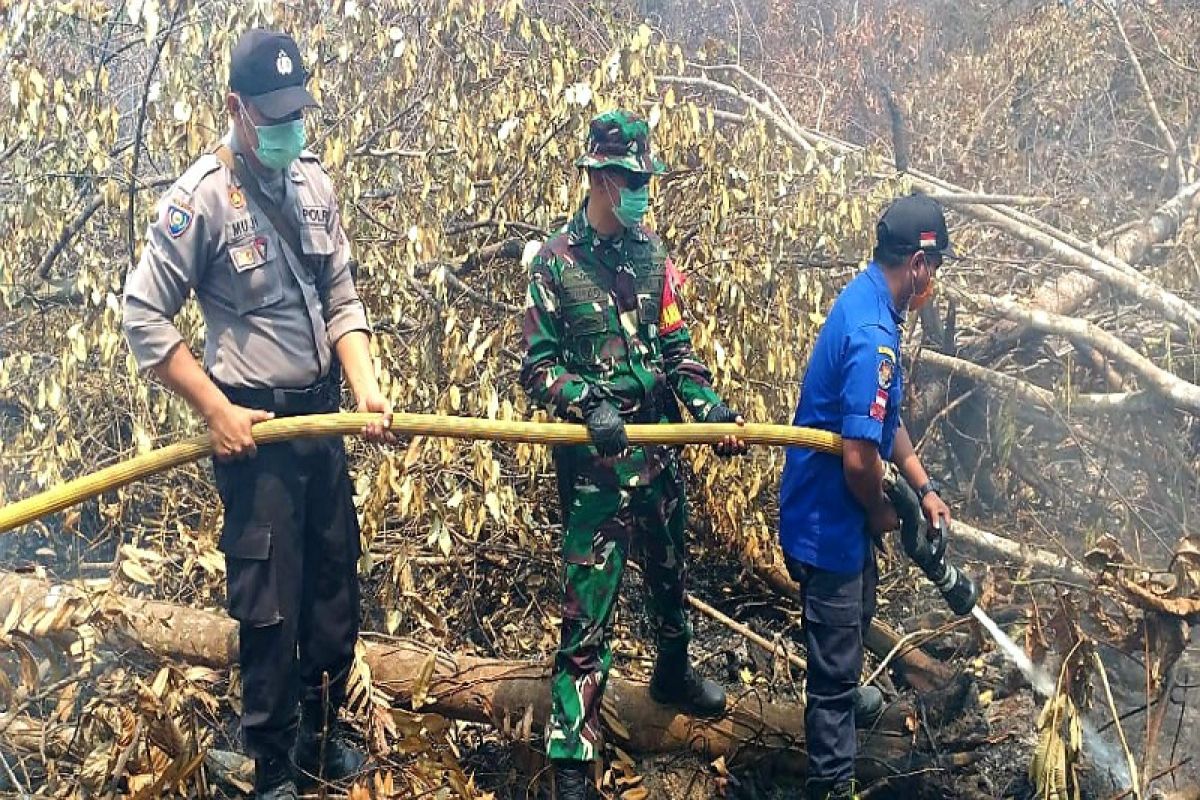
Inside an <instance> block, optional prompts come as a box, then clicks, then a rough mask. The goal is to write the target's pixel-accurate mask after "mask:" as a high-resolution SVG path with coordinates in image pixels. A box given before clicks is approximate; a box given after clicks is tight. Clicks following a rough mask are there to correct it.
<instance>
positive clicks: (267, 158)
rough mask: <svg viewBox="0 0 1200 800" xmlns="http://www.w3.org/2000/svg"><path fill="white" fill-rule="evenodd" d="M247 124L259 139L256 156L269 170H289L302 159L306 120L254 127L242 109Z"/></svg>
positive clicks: (305, 137) (255, 150)
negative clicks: (290, 166) (296, 161)
mask: <svg viewBox="0 0 1200 800" xmlns="http://www.w3.org/2000/svg"><path fill="white" fill-rule="evenodd" d="M242 115H243V117H245V119H246V122H248V123H250V124H251V125H253V127H254V133H255V134H256V135H257V137H258V146H257V147H255V148H254V155H255V157H256V158H257V159H258V160H259V162H260V163H262V165H263V166H264V167H266V168H267V169H287V167H288V165H289V164H291V163H292V162H293V161H295V160H296V159H297V158H299V157H300V151H301V150H303V149H304V145H305V144H306V143H307V141H308V140H307V136H306V134H305V132H304V120H303V119H295V120H289V121H288V122H280V123H278V124H275V125H254V124H253V120H251V119H250V115H249V114H247V113H246V110H245V108H243V109H242Z"/></svg>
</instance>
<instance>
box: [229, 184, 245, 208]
mask: <svg viewBox="0 0 1200 800" xmlns="http://www.w3.org/2000/svg"><path fill="white" fill-rule="evenodd" d="M229 205H231V206H233V207H234V208H236V209H239V210H240V209H243V208H245V207H246V195H244V194H242V190H241V189H239V188H238V187H236V186H230V187H229Z"/></svg>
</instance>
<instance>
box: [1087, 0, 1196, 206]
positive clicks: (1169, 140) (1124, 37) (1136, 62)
mask: <svg viewBox="0 0 1200 800" xmlns="http://www.w3.org/2000/svg"><path fill="white" fill-rule="evenodd" d="M1104 7H1105V8H1106V9H1107V10H1108V13H1109V15H1110V16H1112V19H1113V24H1114V25H1116V27H1117V33H1118V34H1120V36H1121V43H1122V44H1123V45H1124V46H1125V53H1126V54H1127V55H1128V56H1129V61H1130V63H1131V64H1132V65H1133V72H1134V74H1135V75H1137V79H1138V86H1140V87H1141V89H1142V96H1143V97H1144V98H1145V100H1146V107H1147V109H1149V111H1150V119H1151V120H1153V121H1154V126H1155V127H1156V128H1158V132H1159V135H1161V136H1162V140H1163V144H1164V145H1165V146H1166V148H1167V154H1168V159H1169V160H1170V162H1171V171H1172V172H1174V173H1175V180H1176V181H1177V182H1178V185H1179V186H1183V185H1184V184H1185V183H1187V175H1186V173H1185V172H1184V169H1183V157H1182V156H1181V155H1180V152H1179V145H1178V144H1177V143H1176V142H1175V136H1174V135H1173V134H1172V133H1171V129H1170V127H1168V126H1167V123H1166V121H1165V120H1163V116H1162V113H1161V112H1160V111H1159V110H1158V103H1157V102H1156V101H1155V99H1154V92H1152V91H1151V90H1150V81H1148V80H1146V73H1145V72H1144V71H1143V70H1142V61H1141V59H1139V58H1138V55H1137V52H1136V51H1135V50H1134V49H1133V43H1132V42H1130V41H1129V35H1128V34H1126V33H1125V25H1124V24H1123V23H1122V22H1121V15H1120V14H1119V13H1117V9H1116V8H1114V7H1113V4H1112V2H1111V0H1109V2H1106V3H1105V4H1104Z"/></svg>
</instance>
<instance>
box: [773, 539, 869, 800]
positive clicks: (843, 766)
mask: <svg viewBox="0 0 1200 800" xmlns="http://www.w3.org/2000/svg"><path fill="white" fill-rule="evenodd" d="M787 568H788V573H789V574H791V576H792V579H793V580H795V581H796V582H797V583H799V584H800V592H801V596H802V598H803V603H804V641H805V644H806V646H807V648H808V677H807V681H806V684H805V694H806V699H805V706H804V736H805V741H806V745H807V748H808V781H809V784H810V785H812V784H817V785H822V784H834V783H838V782H842V781H848V780H851V779H852V778H853V777H854V758H855V755H856V753H857V751H858V738H857V734H856V732H855V728H854V692H855V689H857V688H858V682H859V679H860V678H861V676H862V668H863V632H864V631H865V630H866V629H867V627H868V626H869V625H870V624H871V618H872V617H874V616H875V589H876V586H877V584H878V583H879V571H878V567H877V565H876V563H875V553H874V551H871V552H870V553H868V554H867V563H866V564H864V566H863V569H862V571H861V572H850V573H843V572H830V571H828V570H824V569H818V568H817V567H814V566H812V565H809V564H801V563H800V562H798V561H793V560H792V559H787Z"/></svg>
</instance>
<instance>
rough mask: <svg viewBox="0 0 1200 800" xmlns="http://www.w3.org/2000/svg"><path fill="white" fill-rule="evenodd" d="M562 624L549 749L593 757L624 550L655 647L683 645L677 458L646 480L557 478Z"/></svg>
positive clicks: (683, 514)
mask: <svg viewBox="0 0 1200 800" xmlns="http://www.w3.org/2000/svg"><path fill="white" fill-rule="evenodd" d="M562 488H563V491H562V492H561V500H562V502H563V513H564V516H565V517H566V521H565V529H566V532H565V537H564V542H563V562H564V563H563V578H562V586H563V597H564V600H563V608H562V630H561V635H560V640H559V649H558V653H557V654H556V656H555V659H554V674H553V677H552V679H551V709H550V719H549V722H548V725H547V730H546V752H547V754H548V755H549V756H550V758H552V759H575V760H582V761H590V760H591V759H593V758H594V757H595V756H596V754H597V752H598V750H599V748H600V744H601V727H600V703H601V700H602V698H603V696H604V687H605V684H606V683H607V681H608V672H609V668H610V667H611V666H612V648H611V646H610V644H609V633H610V625H611V622H612V615H613V609H614V608H615V607H616V604H617V593H618V590H619V588H620V585H621V575H622V573H623V572H624V571H625V563H626V561H627V560H628V558H629V555H630V550H631V549H632V548H636V550H637V552H638V554H639V561H641V563H642V565H643V571H644V575H645V584H646V591H647V605H646V607H647V609H648V611H649V614H650V619H651V622H652V624H653V626H654V628H655V632H656V638H657V641H658V648H659V652H660V653H661V652H664V651H671V650H676V651H677V650H678V649H683V650H686V649H687V645H688V641H689V640H690V639H691V635H692V631H691V626H690V624H689V623H688V620H687V615H686V611H685V604H686V595H685V582H686V578H687V565H686V562H685V555H684V528H685V526H686V521H687V509H686V500H685V496H684V485H683V480H682V476H681V475H680V473H679V470H678V468H677V466H676V465H675V464H671V465H670V466H668V467H667V468H665V469H663V470H662V472H660V473H659V474H658V475H656V476H655V477H654V478H652V479H651V480H650V481H649V482H647V483H645V484H644V485H639V486H635V487H630V488H617V487H615V486H612V487H600V486H597V485H596V484H595V483H594V482H592V481H591V480H590V479H589V478H587V477H585V476H578V477H575V478H574V479H572V480H571V481H570V482H569V484H567V485H566V486H563V487H562Z"/></svg>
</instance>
